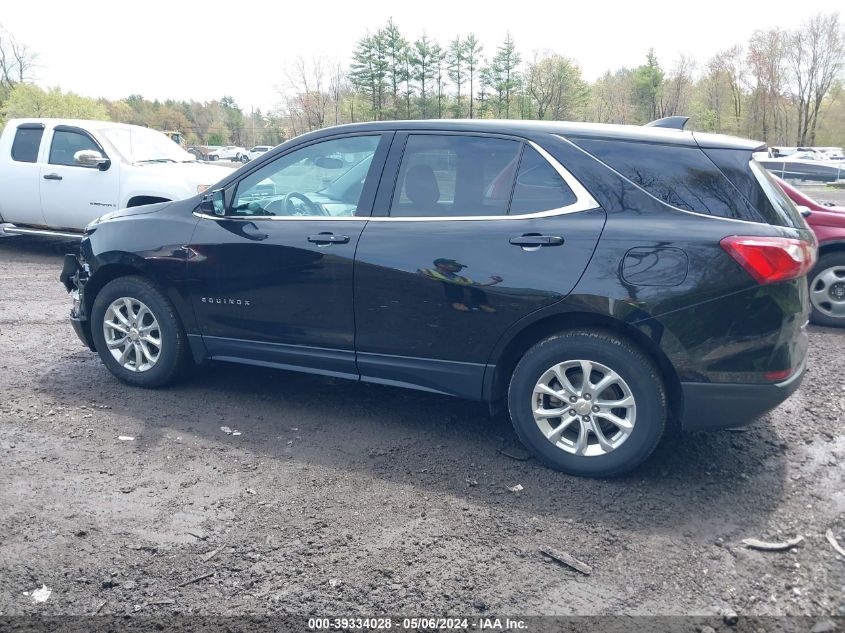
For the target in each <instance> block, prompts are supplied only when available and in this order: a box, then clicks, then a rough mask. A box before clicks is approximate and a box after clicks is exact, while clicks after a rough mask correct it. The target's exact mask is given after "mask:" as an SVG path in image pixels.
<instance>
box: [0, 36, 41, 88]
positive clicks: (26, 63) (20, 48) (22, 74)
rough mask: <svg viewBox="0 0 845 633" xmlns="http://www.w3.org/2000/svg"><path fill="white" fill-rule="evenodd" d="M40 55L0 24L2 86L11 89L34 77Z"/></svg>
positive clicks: (0, 85)
mask: <svg viewBox="0 0 845 633" xmlns="http://www.w3.org/2000/svg"><path fill="white" fill-rule="evenodd" d="M37 59H38V56H37V55H36V54H35V53H33V52H32V50H30V48H29V47H28V46H27V45H26V44H23V43H21V42H18V41H17V40H16V39H15V37H14V36H13V35H12V34H11V33H9V32H8V31H7V30H6V29H4V28H3V27H2V25H0V88H2V89H3V90H6V91H8V90H11V89H12V88H14V87H15V86H16V85H17V84H19V83H24V82H26V81H30V80H32V79H33V72H34V70H35V67H36V61H37Z"/></svg>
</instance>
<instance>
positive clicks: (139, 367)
mask: <svg viewBox="0 0 845 633" xmlns="http://www.w3.org/2000/svg"><path fill="white" fill-rule="evenodd" d="M91 333H92V334H93V337H94V346H95V347H96V348H97V352H98V353H99V355H100V358H101V359H102V361H103V363H104V364H105V365H106V367H107V368H108V369H109V371H111V373H112V374H114V375H115V376H116V377H117V378H118V379H119V380H121V381H123V382H125V383H127V384H130V385H134V386H137V387H148V388H152V387H161V386H163V385H166V384H168V383H170V382H172V381H173V380H174V379H175V378H176V377H177V376H178V374H179V373H180V372H181V370H182V369H184V368H185V366H186V365H187V364H188V361H189V350H188V341H187V337H186V335H185V330H184V329H183V327H182V324H181V322H180V321H179V317H178V316H177V314H176V309H175V308H174V307H173V305H172V304H171V303H170V301H169V300H168V299H167V297H165V296H164V294H162V293H161V291H160V290H158V288H156V287H155V286H154V285H153V284H152V283H150V282H149V281H148V280H146V279H144V278H143V277H135V276H133V277H120V278H118V279H114V280H113V281H110V282H109V283H107V284H106V285H105V286H103V288H102V290H100V292H99V293H98V294H97V297H96V299H95V300H94V306H93V308H92V310H91Z"/></svg>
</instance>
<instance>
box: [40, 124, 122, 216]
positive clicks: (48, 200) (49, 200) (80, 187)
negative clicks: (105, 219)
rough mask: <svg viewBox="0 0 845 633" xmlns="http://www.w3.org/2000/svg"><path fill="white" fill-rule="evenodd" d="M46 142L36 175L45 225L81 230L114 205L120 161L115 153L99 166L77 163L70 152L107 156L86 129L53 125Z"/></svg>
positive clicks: (115, 207) (118, 191) (115, 205)
mask: <svg viewBox="0 0 845 633" xmlns="http://www.w3.org/2000/svg"><path fill="white" fill-rule="evenodd" d="M49 143H50V150H49V152H48V153H47V156H46V159H47V160H46V162H45V163H43V164H42V165H41V179H40V187H41V207H42V209H43V212H44V220H45V222H46V224H47V225H48V226H50V227H52V228H56V229H76V230H82V229H84V228H85V226H86V225H87V224H88V223H89V222H91V221H92V220H94V219H96V218H97V217H99V216H101V215H103V214H104V213H108V212H109V211H114V210H115V209H117V205H118V200H119V196H120V173H119V171H120V162H119V161H118V160H116V157H113V158H112V160H111V161H110V162H109V163H106V164H105V165H102V166H99V167H84V166H82V165H78V164H77V163H76V161H75V160H74V155H75V154H76V152H78V151H81V150H94V151H96V152H100V153H101V154H102V155H103V156H105V157H106V158H109V156H108V155H107V154H106V152H105V150H104V149H103V147H102V146H101V145H100V144H99V143H98V142H97V141H96V140H95V139H94V137H92V136H91V135H90V134H89V133H88V132H87V131H85V130H83V129H81V128H77V127H73V126H69V125H57V126H56V127H55V128H54V129H53V134H52V135H51V137H50V139H49Z"/></svg>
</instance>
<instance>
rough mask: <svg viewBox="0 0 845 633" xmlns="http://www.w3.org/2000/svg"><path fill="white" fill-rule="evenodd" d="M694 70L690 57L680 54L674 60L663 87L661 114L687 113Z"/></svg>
mask: <svg viewBox="0 0 845 633" xmlns="http://www.w3.org/2000/svg"><path fill="white" fill-rule="evenodd" d="M694 71H695V61H694V60H693V59H692V57H689V56H687V55H681V56H680V57H679V58H678V61H676V62H675V66H674V67H673V68H672V70H671V71H670V72H669V76H668V77H667V78H666V81H665V84H664V88H663V94H662V99H663V107H662V109H663V116H672V115H675V114H686V113H687V109H688V107H689V98H690V89H691V88H692V83H693V79H692V77H693V72H694Z"/></svg>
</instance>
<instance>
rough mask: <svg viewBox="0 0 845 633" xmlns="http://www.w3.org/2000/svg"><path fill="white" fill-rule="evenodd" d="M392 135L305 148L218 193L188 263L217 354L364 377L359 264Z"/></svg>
mask: <svg viewBox="0 0 845 633" xmlns="http://www.w3.org/2000/svg"><path fill="white" fill-rule="evenodd" d="M390 136H391V135H382V134H369V135H355V136H343V137H336V138H332V139H329V140H324V141H319V142H312V143H310V144H308V145H305V146H300V147H297V148H294V149H292V150H290V151H289V152H287V153H285V154H283V155H281V156H280V157H279V158H276V159H275V160H273V161H272V162H270V163H268V164H266V165H264V166H262V167H259V168H256V169H254V170H252V171H251V172H248V173H247V174H246V175H245V176H244V177H243V178H242V179H241V180H240V181H238V182H237V183H235V184H233V185H232V186H230V187H227V190H226V192H225V193H224V192H218V193H216V194H215V195H214V196H212V200H211V203H212V204H213V203H214V202H215V201H216V204H217V208H216V209H214V208H211V209H209V210H207V211H206V212H203V213H200V214H199V215H200V216H201V217H200V220H199V222H198V224H197V227H196V230H195V232H194V235H193V238H192V240H191V244H190V245H189V248H190V252H191V257H190V259H189V262H188V279H189V284H190V287H189V291H190V293H191V300H192V302H193V305H194V309H195V313H196V317H197V322H198V324H199V327H200V330H201V333H202V336H203V340H204V342H205V345H206V349H207V350H208V352H209V354H210V355H211V356H212V357H214V358H218V359H230V360H234V359H240V360H248V361H252V362H257V363H266V364H270V365H273V366H278V367H289V368H295V369H300V370H306V371H307V370H309V369H310V370H313V371H319V372H321V373H329V374H335V375H342V376H347V377H348V376H357V372H356V369H355V350H354V335H355V327H354V314H353V301H352V270H353V262H354V256H355V249H356V247H357V244H358V239H359V237H360V235H361V231H362V230H363V228H364V225H365V224H366V222H367V219H368V216H369V214H370V212H371V210H372V204H373V199H374V194H375V188H376V185H377V182H376V181H377V180H378V176H379V174H380V173H381V166H382V164H383V162H384V156H385V155H386V152H387V145H389V141H390V138H389V137H390Z"/></svg>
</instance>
